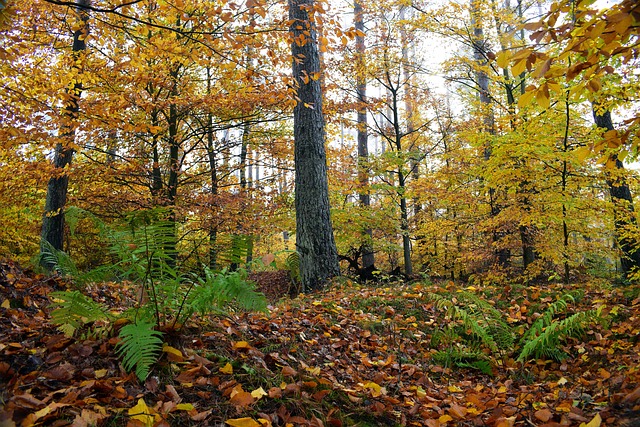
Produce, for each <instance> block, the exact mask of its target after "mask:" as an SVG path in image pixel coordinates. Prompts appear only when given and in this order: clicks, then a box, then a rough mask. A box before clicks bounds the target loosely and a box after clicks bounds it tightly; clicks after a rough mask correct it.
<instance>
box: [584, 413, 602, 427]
mask: <svg viewBox="0 0 640 427" xmlns="http://www.w3.org/2000/svg"><path fill="white" fill-rule="evenodd" d="M600 424H602V418H601V417H600V414H596V416H595V417H593V419H592V420H591V421H589V422H588V423H586V424H585V423H581V424H580V427H600Z"/></svg>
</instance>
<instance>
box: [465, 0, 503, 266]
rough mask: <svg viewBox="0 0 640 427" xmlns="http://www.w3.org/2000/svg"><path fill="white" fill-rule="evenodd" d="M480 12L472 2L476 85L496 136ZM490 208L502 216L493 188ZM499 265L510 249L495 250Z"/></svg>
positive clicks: (487, 150) (486, 122)
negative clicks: (484, 67) (484, 68)
mask: <svg viewBox="0 0 640 427" xmlns="http://www.w3.org/2000/svg"><path fill="white" fill-rule="evenodd" d="M478 17H479V11H478V2H477V0H471V19H472V22H471V26H472V28H473V59H474V60H475V62H476V64H477V65H478V69H477V71H476V84H477V85H478V92H479V101H480V107H481V114H482V121H483V128H484V129H483V131H484V132H486V133H488V134H490V135H495V133H496V131H495V119H494V115H493V109H492V107H491V96H490V93H489V76H487V73H486V72H485V71H484V70H483V69H482V68H481V67H482V66H484V65H485V64H486V59H485V47H484V42H485V40H484V32H483V29H482V24H481V23H480V22H479V19H478ZM484 158H485V160H489V158H491V142H490V141H489V142H487V144H486V146H485V147H484ZM488 193H489V207H490V215H491V216H492V217H496V216H498V215H499V214H500V211H501V208H500V205H499V203H498V200H497V195H496V190H495V188H493V187H489V190H488ZM492 234H493V236H492V240H493V243H497V242H499V241H500V240H501V239H502V238H503V237H504V233H503V232H500V231H494V232H493V233H492ZM494 253H495V256H496V260H497V263H498V265H500V266H502V267H507V266H508V264H509V258H510V253H509V250H508V249H495V250H494Z"/></svg>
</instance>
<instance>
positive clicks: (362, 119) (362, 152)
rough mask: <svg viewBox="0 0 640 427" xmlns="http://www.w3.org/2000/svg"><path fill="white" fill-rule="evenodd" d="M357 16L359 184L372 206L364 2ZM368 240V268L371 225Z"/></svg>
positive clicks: (371, 257) (366, 204)
mask: <svg viewBox="0 0 640 427" xmlns="http://www.w3.org/2000/svg"><path fill="white" fill-rule="evenodd" d="M353 14H354V18H355V22H354V24H355V29H356V31H358V32H360V33H362V34H358V35H356V54H357V55H358V62H357V67H358V70H357V72H356V73H357V82H356V94H357V97H358V162H359V168H358V184H359V185H360V189H361V190H360V194H359V196H360V206H362V207H364V208H369V207H370V206H371V198H370V196H369V169H368V166H367V163H368V160H369V146H368V132H367V107H366V103H367V79H366V77H365V69H364V68H365V62H364V55H365V44H364V30H365V28H364V16H363V15H364V11H363V10H362V4H360V2H358V1H356V2H355V4H354V7H353ZM364 234H365V238H366V241H365V243H364V244H363V245H362V267H363V268H368V267H371V266H373V265H374V263H375V258H374V255H373V245H372V236H373V232H372V230H371V228H370V227H368V228H366V229H365V230H364Z"/></svg>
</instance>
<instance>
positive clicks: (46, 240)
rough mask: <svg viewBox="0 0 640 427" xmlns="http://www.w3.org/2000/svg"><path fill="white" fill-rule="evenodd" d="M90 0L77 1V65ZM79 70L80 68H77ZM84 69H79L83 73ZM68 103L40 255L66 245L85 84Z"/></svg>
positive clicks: (83, 47) (43, 262) (78, 85)
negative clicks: (77, 128) (69, 192)
mask: <svg viewBox="0 0 640 427" xmlns="http://www.w3.org/2000/svg"><path fill="white" fill-rule="evenodd" d="M89 5H90V0H77V1H76V13H77V14H78V16H79V18H80V19H81V20H82V21H83V23H84V25H83V26H82V28H79V29H77V30H76V31H75V32H74V33H73V47H72V55H73V57H74V59H75V62H76V63H78V62H79V59H80V56H81V55H82V53H83V52H84V51H85V50H86V48H87V47H86V44H85V37H86V36H87V35H88V34H89V24H88V22H89V15H88V12H87V10H88V7H89ZM74 67H77V65H74ZM80 72H81V70H78V73H80ZM67 95H68V101H67V104H66V106H65V108H64V111H63V114H62V116H63V121H64V123H63V125H62V126H61V129H60V136H61V137H62V142H60V143H58V144H57V145H56V147H55V152H54V158H53V166H54V168H55V173H54V176H53V177H51V179H49V183H48V185H47V196H46V200H45V207H44V215H43V218H42V233H41V244H40V254H41V255H42V254H43V253H44V252H46V251H48V248H47V244H49V245H51V246H52V247H53V248H54V249H57V250H62V249H63V244H64V209H65V207H66V204H67V190H68V188H69V175H68V172H69V166H70V165H71V160H72V159H73V154H74V149H73V147H72V145H73V142H74V138H75V123H74V122H75V121H76V120H77V119H78V113H79V111H80V107H79V101H80V96H81V95H82V83H81V82H79V81H78V80H77V79H76V83H75V84H74V85H73V89H71V90H69V91H68V93H67ZM40 263H41V265H42V266H43V267H44V268H46V269H47V270H49V271H50V270H52V269H53V268H54V267H55V266H54V265H52V264H51V263H49V262H47V260H46V259H44V257H42V256H41V257H40Z"/></svg>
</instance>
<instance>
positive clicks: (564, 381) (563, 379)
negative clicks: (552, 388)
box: [558, 377, 568, 385]
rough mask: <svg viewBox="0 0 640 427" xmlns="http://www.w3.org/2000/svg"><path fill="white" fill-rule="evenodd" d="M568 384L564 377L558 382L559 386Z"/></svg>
mask: <svg viewBox="0 0 640 427" xmlns="http://www.w3.org/2000/svg"><path fill="white" fill-rule="evenodd" d="M567 382H568V381H567V379H566V378H565V377H562V378H560V379H559V380H558V385H565V384H566V383H567Z"/></svg>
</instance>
